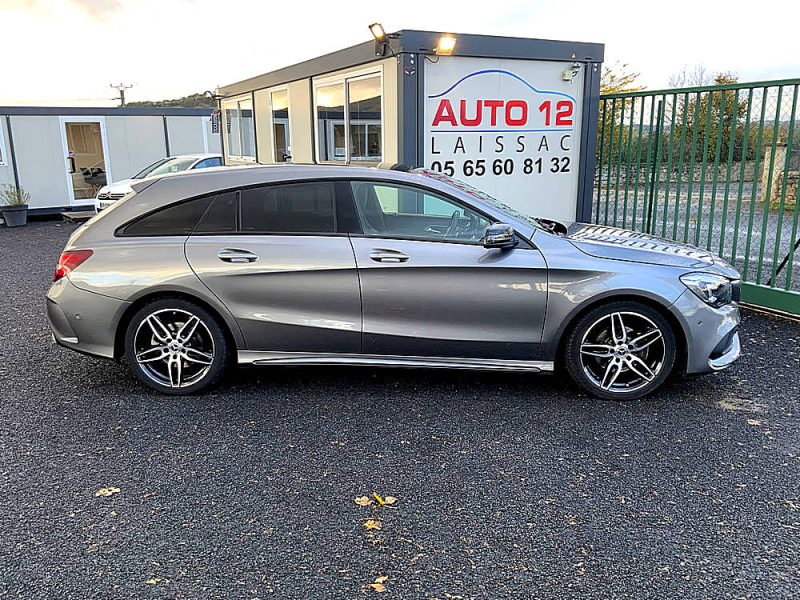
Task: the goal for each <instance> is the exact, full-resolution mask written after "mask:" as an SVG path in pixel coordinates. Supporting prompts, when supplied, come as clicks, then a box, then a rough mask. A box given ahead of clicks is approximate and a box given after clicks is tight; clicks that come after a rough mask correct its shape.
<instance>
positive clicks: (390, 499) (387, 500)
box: [383, 496, 397, 506]
mask: <svg viewBox="0 0 800 600" xmlns="http://www.w3.org/2000/svg"><path fill="white" fill-rule="evenodd" d="M395 502H397V498H395V497H394V496H386V498H384V499H383V503H384V504H388V505H389V506H391V505H392V504H394V503H395Z"/></svg>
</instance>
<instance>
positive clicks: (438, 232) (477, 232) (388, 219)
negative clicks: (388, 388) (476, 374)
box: [351, 181, 547, 360]
mask: <svg viewBox="0 0 800 600" xmlns="http://www.w3.org/2000/svg"><path fill="white" fill-rule="evenodd" d="M351 189H352V192H353V198H354V201H355V206H356V212H357V213H358V216H359V217H360V220H361V224H362V228H363V234H361V235H358V234H354V235H352V236H351V239H352V242H353V248H354V251H355V255H356V261H357V264H358V269H359V274H360V280H361V296H362V305H363V319H364V326H363V327H364V342H363V346H364V350H363V351H364V353H366V354H381V355H401V356H427V357H462V358H492V359H500V360H533V359H534V358H535V356H536V352H537V351H538V348H539V344H540V342H541V338H542V328H543V325H544V317H545V308H546V302H547V270H546V265H545V262H544V259H543V257H542V255H541V253H540V252H539V251H538V250H536V249H534V248H531V247H528V246H526V245H520V246H519V247H517V248H515V249H511V250H500V249H487V248H484V247H483V245H482V243H481V239H482V238H483V235H484V233H485V230H486V227H487V226H488V225H489V224H490V222H491V221H490V219H489V218H487V217H485V216H484V215H482V214H480V213H478V212H477V211H475V210H473V209H471V208H470V207H468V206H466V205H464V204H462V203H460V202H458V201H456V200H454V199H452V198H447V197H445V196H443V195H440V194H439V193H437V192H434V191H431V190H427V189H424V188H417V187H410V186H404V185H398V184H394V183H385V182H378V181H372V182H370V181H355V182H352V187H351Z"/></svg>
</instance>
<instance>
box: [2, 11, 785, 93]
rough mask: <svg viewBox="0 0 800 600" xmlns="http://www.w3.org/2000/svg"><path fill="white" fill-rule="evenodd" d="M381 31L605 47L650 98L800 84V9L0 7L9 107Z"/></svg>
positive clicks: (173, 78) (162, 80) (213, 73)
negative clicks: (688, 86)
mask: <svg viewBox="0 0 800 600" xmlns="http://www.w3.org/2000/svg"><path fill="white" fill-rule="evenodd" d="M370 4H373V5H374V6H373V7H370ZM374 21H379V22H381V23H383V24H384V26H385V27H386V29H387V31H393V30H398V29H404V28H405V29H430V30H435V31H452V32H461V33H481V34H491V35H509V36H521V37H531V38H549V39H562V40H577V41H587V42H602V43H605V45H606V63H607V64H613V63H615V62H620V63H628V64H629V65H630V67H631V68H632V69H633V70H635V71H638V72H640V73H641V78H640V82H641V84H642V85H646V86H647V87H650V88H660V87H666V86H667V83H668V80H669V76H670V75H671V74H672V73H675V72H676V71H678V70H680V69H681V67H683V66H684V65H687V66H689V67H692V66H694V65H697V64H703V65H705V66H706V67H707V69H708V70H709V71H711V72H717V71H733V72H736V73H738V74H739V76H740V80H741V81H751V80H760V79H778V78H788V77H800V46H798V43H797V35H796V34H797V32H798V31H799V30H800V29H798V23H800V0H759V1H757V2H756V1H749V2H739V1H737V0H726V1H718V0H670V1H669V2H664V3H661V2H658V3H655V2H642V1H641V0H636V1H629V0H606V1H605V2H598V1H596V0H595V1H589V0H571V1H570V2H559V1H557V0H546V1H542V0H527V1H525V0H508V1H503V0H493V1H491V2H487V1H485V0H484V1H481V2H473V1H471V0H460V1H455V2H445V1H440V2H435V1H432V0H425V1H416V0H402V1H399V2H387V1H386V0H382V1H380V2H374V3H369V2H363V1H362V2H358V3H352V8H351V3H349V2H347V1H346V0H345V1H340V2H331V1H330V0H327V1H326V2H307V1H303V0H292V1H289V2H277V1H270V0H217V1H211V0H0V25H1V27H0V29H2V34H0V49H1V50H0V76H2V77H1V78H0V105H2V104H49V105H96V106H103V105H113V104H114V103H113V102H111V101H110V98H111V97H112V96H113V95H115V91H114V90H111V89H110V88H109V84H110V83H119V82H124V83H127V84H133V85H134V87H133V89H131V90H129V91H128V99H129V100H158V99H164V98H174V97H178V96H183V95H186V94H189V93H192V92H198V91H203V90H206V89H211V88H214V87H216V86H217V85H224V84H228V83H233V82H235V81H238V80H241V79H245V78H247V77H251V76H253V75H258V74H260V73H265V72H267V71H270V70H273V69H276V68H279V67H282V66H286V65H289V64H292V63H295V62H299V61H302V60H306V59H309V58H313V57H315V56H318V55H320V54H324V53H326V52H330V51H333V50H337V49H339V48H344V47H346V46H350V45H353V44H357V43H359V42H363V41H366V40H369V39H370V34H369V31H368V30H367V25H368V24H369V23H372V22H374ZM456 49H457V48H456Z"/></svg>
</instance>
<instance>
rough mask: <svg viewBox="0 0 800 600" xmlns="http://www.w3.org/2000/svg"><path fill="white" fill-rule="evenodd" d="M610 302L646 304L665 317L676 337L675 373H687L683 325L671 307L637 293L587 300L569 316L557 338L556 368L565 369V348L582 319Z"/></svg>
mask: <svg viewBox="0 0 800 600" xmlns="http://www.w3.org/2000/svg"><path fill="white" fill-rule="evenodd" d="M609 301H614V302H625V301H627V302H639V303H641V304H644V305H646V306H648V307H650V308H652V309H653V310H656V311H657V312H658V313H659V314H660V315H661V316H662V317H664V318H665V319H666V320H667V322H668V323H669V324H670V326H671V327H672V332H673V334H674V335H675V343H676V346H677V347H676V348H675V367H674V372H685V371H686V364H687V360H688V341H687V335H686V331H685V329H684V327H683V324H682V323H681V322H680V320H679V319H678V318H677V317H676V316H675V315H674V314H673V313H672V311H670V310H669V306H667V305H666V304H664V303H663V302H661V301H659V300H656V299H655V298H652V297H650V296H646V295H643V294H637V293H635V292H626V293H622V294H620V293H617V292H614V293H609V294H606V295H604V296H600V297H595V298H592V299H590V300H587V301H586V302H585V303H584V304H581V305H580V306H578V307H577V308H575V310H573V312H571V313H570V314H569V316H568V317H567V318H566V319H565V320H564V322H563V323H562V325H561V327H560V328H559V329H558V331H557V333H556V336H557V339H558V344H557V345H556V348H555V353H554V356H553V361H554V362H555V366H556V368H557V369H563V362H564V352H565V346H566V342H567V338H568V337H569V333H570V332H571V331H572V329H573V328H574V327H575V325H576V324H577V323H578V321H579V320H580V318H581V317H583V316H584V315H585V314H587V313H588V312H590V311H592V310H594V309H595V308H597V307H598V306H602V305H603V304H607V303H608V302H609Z"/></svg>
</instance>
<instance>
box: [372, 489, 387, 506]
mask: <svg viewBox="0 0 800 600" xmlns="http://www.w3.org/2000/svg"><path fill="white" fill-rule="evenodd" d="M372 497H373V498H375V500H377V501H378V504H380V505H381V506H383V505H384V504H385V502H384V501H383V498H381V497H380V496H379V495H378V492H372Z"/></svg>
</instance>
